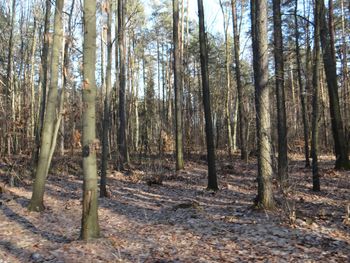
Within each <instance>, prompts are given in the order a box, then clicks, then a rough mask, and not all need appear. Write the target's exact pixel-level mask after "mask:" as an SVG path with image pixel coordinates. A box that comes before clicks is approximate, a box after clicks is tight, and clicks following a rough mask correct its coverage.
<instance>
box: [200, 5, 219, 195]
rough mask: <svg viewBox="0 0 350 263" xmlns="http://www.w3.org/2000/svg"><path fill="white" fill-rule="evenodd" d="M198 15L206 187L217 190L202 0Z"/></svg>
mask: <svg viewBox="0 0 350 263" xmlns="http://www.w3.org/2000/svg"><path fill="white" fill-rule="evenodd" d="M198 17H199V43H200V60H201V73H202V89H203V105H204V116H205V133H206V141H207V159H208V189H211V190H218V183H217V177H216V168H215V149H214V135H213V124H212V120H211V107H210V89H209V73H208V50H207V39H206V33H205V26H204V8H203V1H202V0H198Z"/></svg>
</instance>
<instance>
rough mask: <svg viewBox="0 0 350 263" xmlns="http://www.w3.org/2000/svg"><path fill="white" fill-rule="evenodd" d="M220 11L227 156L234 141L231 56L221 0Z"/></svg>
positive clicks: (225, 16) (231, 151)
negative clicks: (224, 80) (223, 50)
mask: <svg viewBox="0 0 350 263" xmlns="http://www.w3.org/2000/svg"><path fill="white" fill-rule="evenodd" d="M220 7H221V12H222V15H223V17H224V22H223V23H224V25H223V26H224V35H225V70H226V98H225V118H226V128H227V143H228V154H229V156H232V155H233V152H234V150H235V149H234V146H233V145H234V142H233V138H232V124H231V114H230V105H231V74H230V72H231V70H230V63H231V56H230V43H229V34H228V20H229V19H228V15H227V13H226V11H225V9H224V6H223V2H222V0H220Z"/></svg>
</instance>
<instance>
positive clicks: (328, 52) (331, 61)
mask: <svg viewBox="0 0 350 263" xmlns="http://www.w3.org/2000/svg"><path fill="white" fill-rule="evenodd" d="M319 4H320V5H321V6H320V10H319V13H318V15H319V16H320V36H321V45H322V50H323V63H324V65H325V71H326V80H327V87H328V96H329V105H330V107H329V109H330V115H331V124H332V133H333V140H334V148H335V155H336V162H335V168H337V169H341V168H343V169H350V162H349V157H348V148H347V146H348V145H347V140H346V139H345V134H344V128H343V127H344V125H343V121H342V117H341V113H340V105H339V95H338V81H337V68H336V59H335V48H334V33H333V32H334V29H333V27H334V25H333V22H332V19H333V18H332V17H333V14H332V13H331V12H330V13H329V18H330V20H331V22H330V24H329V25H331V27H330V26H329V25H327V22H326V10H325V6H324V2H322V3H319Z"/></svg>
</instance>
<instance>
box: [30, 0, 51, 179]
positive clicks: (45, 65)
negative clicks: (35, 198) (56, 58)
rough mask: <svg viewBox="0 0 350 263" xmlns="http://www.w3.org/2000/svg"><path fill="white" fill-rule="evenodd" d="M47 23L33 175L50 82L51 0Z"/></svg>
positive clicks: (41, 68)
mask: <svg viewBox="0 0 350 263" xmlns="http://www.w3.org/2000/svg"><path fill="white" fill-rule="evenodd" d="M45 3H46V4H45V6H46V11H45V24H44V39H43V48H42V53H41V64H40V76H39V84H40V86H41V103H40V108H39V118H38V120H37V126H36V131H35V148H34V150H33V154H32V155H33V156H32V167H33V177H34V175H35V173H36V169H37V164H38V160H39V151H40V140H41V133H42V127H43V123H44V116H45V109H46V93H47V83H48V74H47V73H48V63H49V48H50V40H49V31H50V17H51V1H50V0H46V2H45Z"/></svg>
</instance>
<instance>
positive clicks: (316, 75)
mask: <svg viewBox="0 0 350 263" xmlns="http://www.w3.org/2000/svg"><path fill="white" fill-rule="evenodd" d="M321 1H323V0H316V2H315V12H314V14H315V15H314V17H315V18H314V19H315V22H314V24H315V32H314V49H315V50H314V65H313V77H312V84H313V87H314V90H313V97H312V138H311V157H312V190H313V191H320V175H319V171H318V121H319V102H318V101H319V98H318V96H319V88H320V84H319V81H320V52H321V51H320V11H321Z"/></svg>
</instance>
